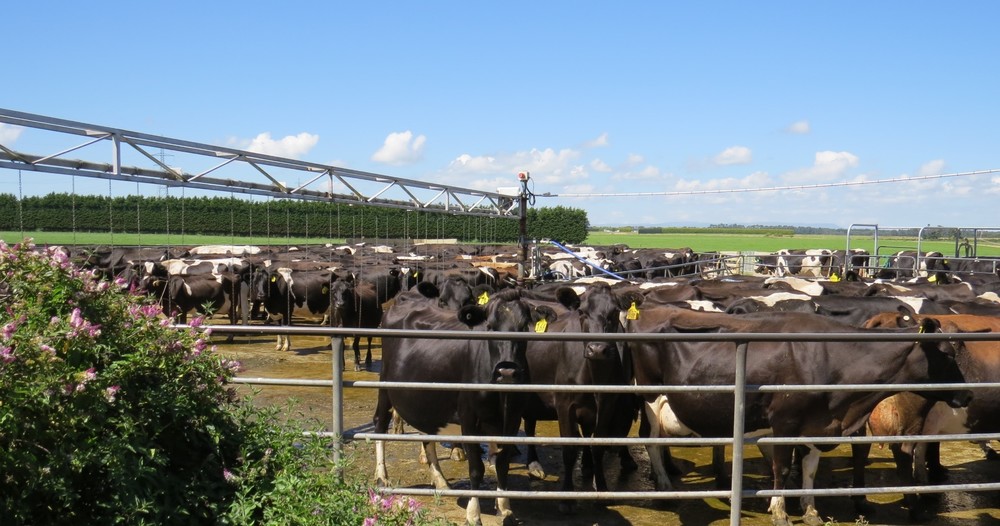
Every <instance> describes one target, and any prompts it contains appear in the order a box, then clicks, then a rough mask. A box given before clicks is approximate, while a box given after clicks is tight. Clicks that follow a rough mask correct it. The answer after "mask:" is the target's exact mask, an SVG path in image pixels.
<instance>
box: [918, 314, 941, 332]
mask: <svg viewBox="0 0 1000 526" xmlns="http://www.w3.org/2000/svg"><path fill="white" fill-rule="evenodd" d="M919 326H920V331H919V332H921V333H927V334H931V333H935V332H938V331H939V330H941V324H940V323H939V322H938V321H937V320H935V319H934V318H924V319H922V320H920V323H919Z"/></svg>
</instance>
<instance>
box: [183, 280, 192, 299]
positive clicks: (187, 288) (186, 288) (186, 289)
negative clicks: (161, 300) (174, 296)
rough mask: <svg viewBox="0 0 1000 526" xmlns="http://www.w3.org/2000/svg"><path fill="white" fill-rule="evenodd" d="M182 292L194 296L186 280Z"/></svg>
mask: <svg viewBox="0 0 1000 526" xmlns="http://www.w3.org/2000/svg"><path fill="white" fill-rule="evenodd" d="M184 292H185V293H186V294H187V295H188V297H193V296H194V291H192V290H191V285H189V284H188V282H186V281H185V282H184Z"/></svg>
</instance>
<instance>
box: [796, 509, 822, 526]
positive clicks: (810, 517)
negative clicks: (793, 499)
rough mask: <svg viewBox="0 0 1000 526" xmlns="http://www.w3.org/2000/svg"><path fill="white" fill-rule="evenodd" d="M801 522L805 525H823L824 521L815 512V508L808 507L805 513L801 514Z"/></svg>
mask: <svg viewBox="0 0 1000 526" xmlns="http://www.w3.org/2000/svg"><path fill="white" fill-rule="evenodd" d="M802 523H803V524H806V525H807V526H823V524H826V521H824V520H823V519H821V518H820V517H819V513H817V512H816V509H815V508H810V509H809V511H808V512H806V514H805V515H803V516H802Z"/></svg>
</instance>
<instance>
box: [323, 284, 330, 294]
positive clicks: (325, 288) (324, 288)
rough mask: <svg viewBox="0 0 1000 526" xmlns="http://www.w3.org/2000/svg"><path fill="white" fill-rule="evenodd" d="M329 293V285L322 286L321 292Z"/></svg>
mask: <svg viewBox="0 0 1000 526" xmlns="http://www.w3.org/2000/svg"><path fill="white" fill-rule="evenodd" d="M329 293H330V287H327V286H325V285H324V286H323V294H329Z"/></svg>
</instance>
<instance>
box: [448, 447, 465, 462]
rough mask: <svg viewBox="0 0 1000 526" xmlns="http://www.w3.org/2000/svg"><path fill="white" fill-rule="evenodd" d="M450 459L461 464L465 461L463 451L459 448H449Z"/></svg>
mask: <svg viewBox="0 0 1000 526" xmlns="http://www.w3.org/2000/svg"><path fill="white" fill-rule="evenodd" d="M451 459H452V460H454V461H455V462H462V461H463V460H465V450H464V449H462V448H460V447H453V448H451Z"/></svg>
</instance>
